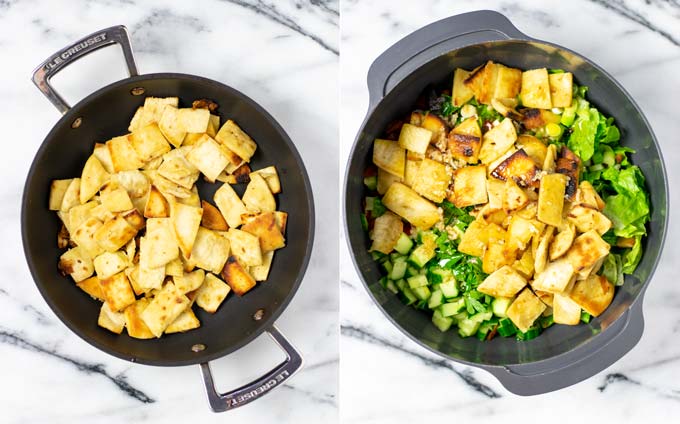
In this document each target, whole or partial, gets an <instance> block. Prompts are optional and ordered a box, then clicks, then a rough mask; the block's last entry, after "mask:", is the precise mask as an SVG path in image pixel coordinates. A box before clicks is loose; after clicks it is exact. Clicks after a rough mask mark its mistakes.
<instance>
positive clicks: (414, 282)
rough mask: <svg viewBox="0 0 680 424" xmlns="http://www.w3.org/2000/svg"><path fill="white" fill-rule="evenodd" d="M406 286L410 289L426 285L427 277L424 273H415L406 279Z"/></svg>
mask: <svg viewBox="0 0 680 424" xmlns="http://www.w3.org/2000/svg"><path fill="white" fill-rule="evenodd" d="M406 281H408V286H409V287H411V288H412V289H415V288H418V287H425V286H427V278H426V277H425V276H424V275H416V276H413V277H409V278H407V279H406Z"/></svg>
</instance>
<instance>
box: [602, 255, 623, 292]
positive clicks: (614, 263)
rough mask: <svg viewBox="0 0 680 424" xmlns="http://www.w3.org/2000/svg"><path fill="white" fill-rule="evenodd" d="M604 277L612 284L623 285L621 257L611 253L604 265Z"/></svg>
mask: <svg viewBox="0 0 680 424" xmlns="http://www.w3.org/2000/svg"><path fill="white" fill-rule="evenodd" d="M602 275H603V276H605V277H606V278H607V280H609V282H611V283H612V284H614V285H616V286H620V285H622V284H623V263H622V260H621V255H618V254H616V253H610V254H609V255H607V257H606V258H605V260H604V264H603V265H602Z"/></svg>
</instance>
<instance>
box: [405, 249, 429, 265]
mask: <svg viewBox="0 0 680 424" xmlns="http://www.w3.org/2000/svg"><path fill="white" fill-rule="evenodd" d="M432 258H434V248H431V247H430V246H427V245H424V244H421V245H419V246H418V247H416V248H415V250H413V252H411V255H410V256H409V257H408V261H409V262H410V263H411V264H413V265H414V266H416V267H418V268H422V267H424V266H425V264H426V263H427V262H428V261H429V260H430V259H432Z"/></svg>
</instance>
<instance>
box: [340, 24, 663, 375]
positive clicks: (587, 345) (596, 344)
mask: <svg viewBox="0 0 680 424" xmlns="http://www.w3.org/2000/svg"><path fill="white" fill-rule="evenodd" d="M500 43H518V44H538V45H541V44H542V45H546V46H550V47H552V48H555V49H558V50H561V51H565V52H568V53H570V54H572V55H575V56H577V57H578V58H580V59H581V60H583V61H584V62H585V63H587V64H588V65H589V66H591V67H593V68H594V69H596V70H597V71H598V72H599V73H600V74H602V75H604V76H605V77H606V78H607V79H608V80H609V81H610V82H611V83H612V84H614V85H615V86H616V87H617V88H618V89H619V90H620V91H621V92H622V93H623V94H624V95H625V96H626V98H627V99H628V101H629V102H630V104H631V105H632V106H633V108H634V111H635V113H637V114H638V115H639V116H640V118H641V120H642V122H643V123H644V125H645V127H646V128H647V129H648V131H649V133H650V135H651V138H652V142H653V143H654V147H655V148H656V151H657V152H658V156H659V162H660V168H661V175H662V179H663V182H664V189H663V192H664V195H665V198H666V205H665V209H664V210H663V211H661V213H662V215H663V216H664V219H663V222H662V231H661V234H660V242H659V253H658V255H657V256H656V257H655V258H654V261H653V263H652V266H651V269H650V273H649V276H648V277H647V278H646V279H645V281H644V282H643V284H642V287H641V289H640V292H639V293H638V295H637V296H636V297H635V298H634V299H633V300H632V301H631V303H630V305H628V306H627V307H626V308H625V310H622V312H621V314H620V315H619V316H618V317H617V318H616V319H615V320H614V321H612V322H611V323H610V324H609V325H608V326H607V328H605V329H603V330H602V331H601V332H599V333H598V334H596V335H595V336H593V337H591V338H589V339H587V340H585V341H583V342H582V343H580V344H578V345H576V346H574V347H572V348H571V349H568V350H566V351H564V352H560V353H558V354H556V355H553V356H549V357H546V358H542V359H539V360H536V361H526V362H517V363H504V364H488V363H484V362H472V361H468V360H465V359H461V358H456V357H453V356H450V355H448V354H446V353H444V352H441V351H439V350H437V349H435V348H433V347H431V346H429V345H428V344H426V343H424V342H422V341H421V340H420V339H418V338H417V337H416V336H415V335H413V334H411V333H410V332H409V331H407V330H406V329H405V328H404V327H402V326H401V325H400V324H399V323H398V322H397V321H396V320H395V319H394V317H392V316H391V315H390V314H389V313H388V312H387V311H386V310H385V308H384V307H383V305H382V304H381V303H380V302H379V301H378V299H377V298H376V297H375V295H374V294H373V292H372V291H371V289H370V287H369V283H368V282H367V281H366V278H365V277H364V274H363V273H362V272H361V267H360V266H359V263H358V262H357V258H356V255H355V254H354V249H353V246H352V241H351V239H350V228H349V221H348V216H347V215H348V212H349V211H348V208H347V205H348V202H347V198H348V195H349V193H348V186H349V179H350V178H351V175H350V173H349V170H350V165H351V163H352V162H353V160H354V159H355V156H356V152H357V149H358V146H359V143H360V140H361V138H362V133H363V130H364V128H365V127H366V124H367V123H368V121H369V120H370V119H371V117H372V115H373V113H374V112H375V111H376V110H377V109H378V108H379V106H380V105H381V104H382V103H383V102H385V101H386V100H387V98H388V97H389V96H390V95H391V94H393V93H395V92H397V91H398V89H399V87H400V86H402V84H405V83H406V82H407V80H408V79H409V77H410V76H411V75H413V73H415V72H417V71H418V70H420V69H421V68H423V67H425V66H427V65H428V64H430V63H432V62H434V61H436V60H438V59H440V58H441V57H443V56H447V55H449V54H451V53H453V52H456V51H458V50H461V49H464V48H469V47H474V46H483V45H490V44H500ZM385 51H387V50H385ZM383 53H384V52H383ZM374 63H375V62H374ZM369 68H370V66H369ZM368 105H369V106H368V110H367V111H366V115H365V116H364V119H363V121H362V122H361V125H360V126H359V127H358V128H357V130H356V136H355V138H354V142H353V143H352V148H351V149H350V151H349V155H348V156H347V161H346V166H345V173H344V181H343V197H342V200H343V207H342V215H343V230H344V238H345V242H346V245H347V248H348V251H349V254H350V257H351V259H352V264H353V265H354V269H355V271H356V274H357V275H358V276H359V280H360V281H361V283H362V285H363V286H364V289H365V290H366V292H368V295H369V297H370V299H371V301H372V302H373V304H374V306H377V307H378V309H379V310H380V311H381V312H382V314H383V315H384V316H385V317H387V319H388V320H389V321H390V322H391V323H392V324H393V325H394V326H395V327H396V328H397V329H398V330H399V331H400V332H401V333H402V334H404V335H406V336H407V338H409V339H410V340H412V341H413V342H415V343H417V344H418V345H419V346H421V347H424V348H425V349H427V350H428V351H430V352H432V353H434V354H436V355H438V356H439V357H442V358H444V359H448V360H452V361H455V362H457V363H461V364H464V365H469V366H473V367H478V368H483V369H487V370H501V369H508V367H522V366H527V365H531V366H536V365H547V366H549V365H550V364H551V363H553V362H559V361H563V360H564V359H565V358H567V357H568V356H569V355H573V354H574V353H575V352H580V353H583V354H585V353H586V352H587V351H588V350H589V349H590V350H595V351H597V350H599V349H601V348H603V346H604V345H606V344H607V342H606V341H607V340H609V339H610V338H612V337H614V338H616V337H617V336H620V335H621V332H619V333H616V334H614V332H613V331H611V329H612V328H614V326H615V324H618V323H619V322H620V321H621V320H622V318H623V317H626V319H628V318H627V317H628V316H629V312H630V310H631V309H632V308H633V306H635V305H636V304H638V303H639V304H640V305H642V302H643V300H644V296H645V292H646V290H647V288H648V287H649V284H650V283H651V281H652V278H653V276H654V274H655V272H656V269H657V267H658V265H659V262H660V260H661V255H662V253H663V249H664V247H665V243H666V236H667V233H668V222H669V214H668V211H669V209H670V207H669V204H670V197H669V185H668V174H667V172H666V165H665V161H664V158H663V152H662V150H661V146H660V144H659V141H658V139H657V137H656V134H655V133H654V131H653V129H652V126H651V125H650V123H649V120H648V119H647V117H646V116H645V114H644V113H643V112H642V109H641V108H640V106H639V105H638V104H637V102H636V101H635V99H634V98H633V97H632V96H631V95H630V93H629V92H628V91H627V90H626V89H625V88H624V87H623V86H622V85H621V83H619V82H618V81H617V80H616V79H615V78H614V77H613V76H612V75H610V74H609V73H608V72H607V71H605V70H604V69H603V68H602V67H600V66H599V65H597V64H596V63H594V62H593V61H591V60H590V59H588V58H587V57H585V56H583V55H581V54H579V53H577V52H575V51H573V50H571V49H568V48H566V47H563V46H561V45H559V44H555V43H551V42H548V41H544V40H538V39H535V38H531V37H528V36H527V39H519V38H508V39H502V40H490V41H484V42H475V43H469V44H466V45H464V46H461V47H458V48H456V49H453V50H449V51H446V52H443V53H441V54H439V55H437V56H435V57H433V58H431V59H430V60H428V61H426V62H424V63H422V64H420V65H419V66H418V67H417V68H415V69H414V70H412V71H411V72H409V73H408V74H407V75H406V76H405V77H404V78H403V79H402V80H400V81H398V82H397V83H396V84H394V86H393V87H392V88H391V89H390V91H389V92H388V93H386V94H385V95H384V96H383V97H382V98H380V99H375V100H374V99H370V98H369V99H368ZM650 198H651V192H650ZM650 203H651V202H650ZM652 208H653V205H652ZM404 307H407V306H406V305H404ZM608 330H609V331H608ZM623 332H625V328H624V330H623ZM605 334H606V335H607V338H605V337H604V335H605ZM636 343H637V341H636ZM610 365H611V364H610Z"/></svg>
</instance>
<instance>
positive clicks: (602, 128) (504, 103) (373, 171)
mask: <svg viewBox="0 0 680 424" xmlns="http://www.w3.org/2000/svg"><path fill="white" fill-rule="evenodd" d="M586 94H587V87H584V86H578V85H577V84H575V83H574V81H573V76H572V74H571V73H569V72H565V71H563V70H560V69H550V70H547V69H533V70H527V71H522V70H519V69H515V68H510V67H507V66H504V65H502V64H500V63H494V62H492V61H488V62H487V63H485V64H482V65H481V66H479V67H478V68H476V69H474V70H472V71H467V70H464V69H456V70H455V73H454V78H453V90H452V91H449V90H446V89H443V90H442V89H432V90H429V91H428V92H427V93H426V95H425V96H422V97H421V98H420V99H419V100H418V102H417V107H416V110H414V111H413V112H412V113H411V115H410V116H409V117H407V118H405V119H404V120H400V121H396V122H394V123H392V124H390V125H388V127H387V128H386V131H385V135H384V137H383V138H380V139H376V141H375V145H374V149H373V164H374V165H375V167H369V168H368V169H367V170H366V173H365V175H364V185H365V188H366V197H365V202H364V205H365V207H364V212H363V214H362V216H361V219H362V225H364V228H365V229H366V231H368V232H369V235H370V237H371V240H372V245H371V248H370V250H371V253H372V255H373V258H374V259H375V260H376V261H377V262H378V263H379V264H380V266H381V269H382V270H383V271H384V275H383V277H382V278H381V279H380V283H381V284H382V286H383V287H385V289H387V290H389V291H391V292H393V293H394V294H396V295H398V296H399V298H400V299H401V300H402V301H403V302H404V303H405V304H406V305H410V306H412V307H414V308H417V309H420V310H423V311H426V312H428V313H430V314H431V315H432V323H433V324H434V325H435V326H436V327H437V328H438V329H439V330H441V331H447V330H449V329H450V328H452V327H454V326H455V327H456V328H457V332H458V334H459V335H460V336H461V337H470V336H476V337H477V338H478V339H479V340H490V339H492V338H493V337H495V336H497V335H499V336H502V337H515V338H516V339H517V340H530V339H533V338H535V337H537V336H538V335H540V333H541V332H542V331H543V330H544V329H546V328H548V327H550V326H552V325H553V324H566V325H577V324H579V323H586V324H587V323H589V322H590V320H591V318H592V317H593V316H598V315H600V314H601V313H602V312H603V311H604V310H605V309H606V308H607V307H608V306H609V304H610V303H611V301H612V299H613V297H614V291H615V287H616V286H620V285H622V284H624V281H625V280H624V274H631V273H633V272H634V271H635V269H636V267H637V265H638V263H639V262H640V259H641V258H642V252H643V239H644V237H645V235H646V223H647V222H648V221H649V217H650V204H649V196H648V194H647V190H646V188H645V178H644V175H643V174H642V172H641V170H640V168H639V167H637V166H635V165H634V164H632V162H631V161H630V158H629V154H630V153H634V151H633V150H632V149H630V148H627V147H624V146H622V145H621V138H622V135H621V132H620V130H619V128H618V127H617V126H616V125H615V124H614V120H613V118H610V117H607V116H605V115H604V114H603V113H602V112H601V111H600V110H598V109H597V107H595V106H594V105H592V104H591V103H590V102H589V101H588V100H587V99H586Z"/></svg>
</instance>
